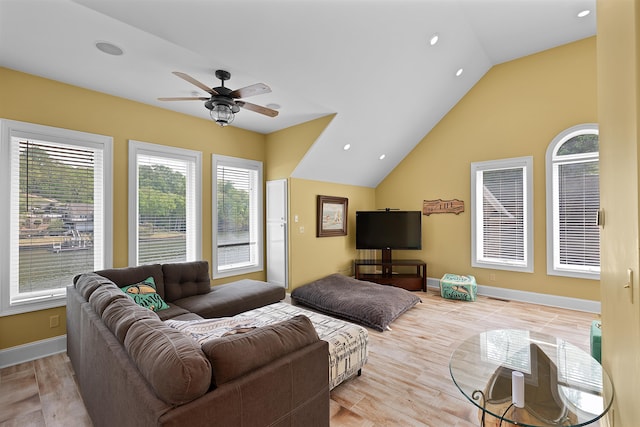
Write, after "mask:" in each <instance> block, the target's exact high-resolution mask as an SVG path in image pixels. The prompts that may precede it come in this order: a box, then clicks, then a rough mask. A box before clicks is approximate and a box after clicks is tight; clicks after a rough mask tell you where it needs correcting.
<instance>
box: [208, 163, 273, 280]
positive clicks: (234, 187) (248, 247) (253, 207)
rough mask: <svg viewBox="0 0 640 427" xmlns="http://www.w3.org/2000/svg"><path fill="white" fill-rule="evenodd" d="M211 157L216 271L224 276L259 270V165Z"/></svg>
mask: <svg viewBox="0 0 640 427" xmlns="http://www.w3.org/2000/svg"><path fill="white" fill-rule="evenodd" d="M215 157H216V159H215V160H214V165H215V171H216V178H215V183H214V184H215V189H216V194H215V196H214V201H215V204H214V209H215V215H214V218H215V224H214V242H215V254H214V257H215V263H214V264H215V267H216V271H217V273H219V275H225V274H226V275H228V274H240V273H244V272H248V271H256V270H258V269H262V258H263V253H262V252H263V249H262V240H263V239H262V210H263V207H262V167H261V163H259V162H252V161H248V160H247V161H243V160H242V159H235V160H233V159H230V158H225V157H222V156H215ZM225 159H227V160H225Z"/></svg>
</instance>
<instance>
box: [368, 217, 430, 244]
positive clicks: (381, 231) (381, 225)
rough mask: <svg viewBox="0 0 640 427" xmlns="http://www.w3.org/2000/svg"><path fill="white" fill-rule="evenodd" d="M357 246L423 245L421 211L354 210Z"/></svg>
mask: <svg viewBox="0 0 640 427" xmlns="http://www.w3.org/2000/svg"><path fill="white" fill-rule="evenodd" d="M356 249H383V250H391V249H415V250H419V249H422V212H420V211H392V210H384V211H358V212H356Z"/></svg>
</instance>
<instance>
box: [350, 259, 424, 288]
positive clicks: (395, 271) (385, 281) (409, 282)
mask: <svg viewBox="0 0 640 427" xmlns="http://www.w3.org/2000/svg"><path fill="white" fill-rule="evenodd" d="M353 264H354V271H355V276H356V279H358V280H366V281H368V282H374V283H379V284H381V285H392V286H397V287H399V288H403V289H406V290H408V291H423V292H427V263H426V262H424V261H422V260H419V259H397V260H392V261H390V262H386V261H385V262H383V261H382V260H371V259H367V260H355V261H353ZM363 266H374V267H375V266H379V267H381V272H379V273H361V272H360V268H361V267H363ZM411 268H414V269H415V270H414V271H411Z"/></svg>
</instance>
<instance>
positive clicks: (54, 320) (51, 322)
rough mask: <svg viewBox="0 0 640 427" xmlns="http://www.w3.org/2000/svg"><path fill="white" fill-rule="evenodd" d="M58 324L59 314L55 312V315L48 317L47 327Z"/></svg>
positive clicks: (55, 326)
mask: <svg viewBox="0 0 640 427" xmlns="http://www.w3.org/2000/svg"><path fill="white" fill-rule="evenodd" d="M58 326H60V316H58V315H57V314H56V315H55V316H51V317H49V327H50V328H57V327H58Z"/></svg>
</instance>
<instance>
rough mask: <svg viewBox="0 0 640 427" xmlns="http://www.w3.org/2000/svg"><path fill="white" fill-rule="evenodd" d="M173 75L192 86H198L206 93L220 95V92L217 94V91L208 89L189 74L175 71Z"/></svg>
mask: <svg viewBox="0 0 640 427" xmlns="http://www.w3.org/2000/svg"><path fill="white" fill-rule="evenodd" d="M173 74H175V75H176V76H178V77H180V78H181V79H183V80H186V81H188V82H189V83H191V84H192V85H195V86H198V87H199V88H200V89H202V90H204V91H205V92H208V93H210V94H211V95H218V92H216V91H215V90H213V89H211V88H210V87H208V86H207V85H205V84H204V83H201V82H199V81H198V80H196V79H194V78H193V77H191V76H190V75H189V74H185V73H181V72H180V71H174V72H173Z"/></svg>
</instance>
